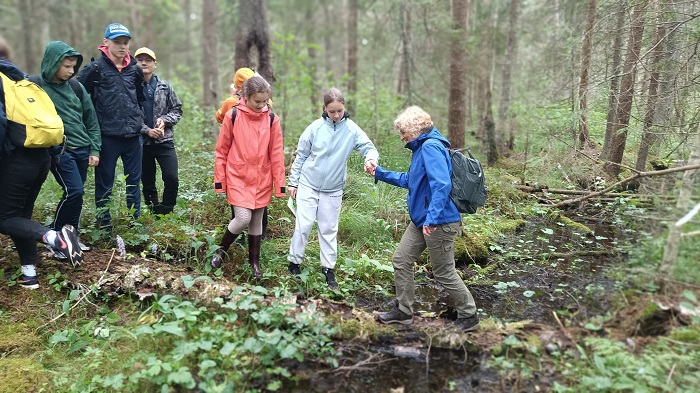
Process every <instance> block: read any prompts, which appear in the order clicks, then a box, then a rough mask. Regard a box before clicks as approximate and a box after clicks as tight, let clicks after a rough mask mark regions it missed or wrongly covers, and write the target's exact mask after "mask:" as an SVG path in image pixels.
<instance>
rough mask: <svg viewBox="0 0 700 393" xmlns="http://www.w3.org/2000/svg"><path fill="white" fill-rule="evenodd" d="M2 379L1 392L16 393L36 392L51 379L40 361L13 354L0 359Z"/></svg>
mask: <svg viewBox="0 0 700 393" xmlns="http://www.w3.org/2000/svg"><path fill="white" fill-rule="evenodd" d="M0 381H2V383H1V384H0V393H16V392H36V391H38V390H39V387H41V386H42V385H45V384H47V383H49V381H50V380H49V373H48V372H47V371H46V370H44V369H43V368H42V366H41V364H40V363H39V362H37V361H35V360H32V359H28V358H18V357H13V356H11V357H7V358H1V359H0ZM47 391H51V389H48V390H47Z"/></svg>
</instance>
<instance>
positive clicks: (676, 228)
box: [659, 129, 700, 275]
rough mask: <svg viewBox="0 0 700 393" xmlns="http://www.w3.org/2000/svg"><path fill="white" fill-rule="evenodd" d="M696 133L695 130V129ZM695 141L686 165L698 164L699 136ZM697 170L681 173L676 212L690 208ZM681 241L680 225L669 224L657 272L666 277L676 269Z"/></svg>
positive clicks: (699, 152)
mask: <svg viewBox="0 0 700 393" xmlns="http://www.w3.org/2000/svg"><path fill="white" fill-rule="evenodd" d="M696 131H697V129H696ZM695 135H696V136H695V141H694V143H691V146H690V149H691V152H690V158H689V159H688V165H696V164H700V134H697V133H696V134H695ZM696 173H697V170H692V171H686V172H685V173H683V181H682V182H681V190H680V193H679V194H678V202H676V209H677V210H678V211H682V212H685V211H688V207H689V206H690V198H691V197H692V196H693V187H694V185H695V174H696ZM680 241H681V225H678V222H675V221H674V222H673V223H671V226H670V228H669V231H668V237H667V239H666V247H664V256H663V259H662V261H661V265H660V266H659V271H660V272H661V273H663V274H666V275H671V274H672V273H673V270H674V268H675V267H676V260H677V258H678V249H679V247H680Z"/></svg>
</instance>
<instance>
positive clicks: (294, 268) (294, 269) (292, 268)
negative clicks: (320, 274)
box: [287, 262, 301, 276]
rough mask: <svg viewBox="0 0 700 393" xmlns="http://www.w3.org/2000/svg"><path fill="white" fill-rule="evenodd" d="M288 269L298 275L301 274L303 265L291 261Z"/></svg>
mask: <svg viewBox="0 0 700 393" xmlns="http://www.w3.org/2000/svg"><path fill="white" fill-rule="evenodd" d="M287 269H289V272H290V273H292V275H295V276H298V275H300V274H301V267H299V265H298V264H296V263H294V262H289V266H287Z"/></svg>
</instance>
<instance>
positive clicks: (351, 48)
mask: <svg viewBox="0 0 700 393" xmlns="http://www.w3.org/2000/svg"><path fill="white" fill-rule="evenodd" d="M358 9H359V5H358V0H348V14H347V16H348V64H347V71H348V94H349V95H350V97H354V96H355V93H356V92H357V14H358V12H359V10H358ZM355 101H356V100H354V99H353V100H351V101H349V102H348V103H346V106H347V107H348V111H349V112H350V113H354V112H355V104H354V102H355Z"/></svg>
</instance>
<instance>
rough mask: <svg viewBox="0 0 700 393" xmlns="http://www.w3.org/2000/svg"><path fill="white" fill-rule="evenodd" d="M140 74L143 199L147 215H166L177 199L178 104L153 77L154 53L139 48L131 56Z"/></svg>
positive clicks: (170, 89)
mask: <svg viewBox="0 0 700 393" xmlns="http://www.w3.org/2000/svg"><path fill="white" fill-rule="evenodd" d="M134 57H136V61H137V62H138V64H139V67H141V70H142V71H143V77H144V82H145V91H144V93H145V96H146V101H144V104H143V108H144V118H145V119H144V124H143V125H142V126H141V135H142V136H143V160H142V163H143V164H142V165H143V172H142V174H141V181H142V183H143V197H144V199H145V200H146V204H147V205H148V206H149V207H150V209H151V212H153V213H155V214H168V213H170V212H172V211H173V208H174V207H175V202H176V200H177V189H178V184H179V182H178V175H177V154H176V153H175V140H174V138H173V135H174V134H173V128H174V127H175V124H177V122H179V121H180V117H182V103H181V102H180V99H178V98H177V94H175V91H174V90H173V87H172V86H170V84H169V83H168V82H166V81H165V80H162V79H160V78H158V76H156V75H155V74H154V71H155V69H156V66H157V65H158V62H157V61H156V54H155V52H153V51H152V50H150V49H148V48H145V47H144V48H139V49H137V50H136V53H135V54H134ZM156 162H157V163H158V165H160V172H161V176H162V178H163V199H162V201H161V202H159V201H158V189H157V188H156Z"/></svg>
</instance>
